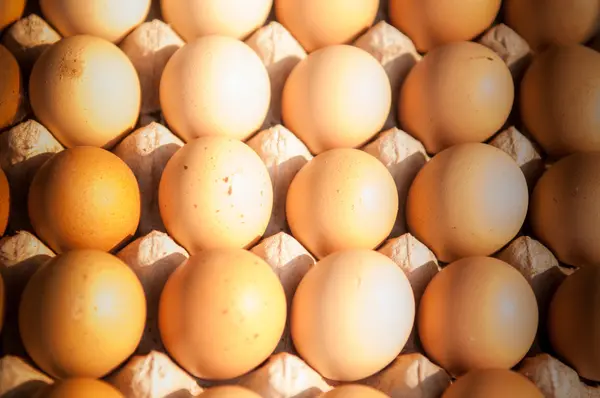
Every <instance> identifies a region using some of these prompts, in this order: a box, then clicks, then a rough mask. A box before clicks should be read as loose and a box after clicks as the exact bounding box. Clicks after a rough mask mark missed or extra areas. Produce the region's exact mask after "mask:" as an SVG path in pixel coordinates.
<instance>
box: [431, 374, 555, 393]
mask: <svg viewBox="0 0 600 398" xmlns="http://www.w3.org/2000/svg"><path fill="white" fill-rule="evenodd" d="M507 397H510V398H544V394H542V392H541V391H540V390H539V389H538V388H537V387H536V385H535V384H533V383H532V382H531V381H530V380H529V379H528V378H526V377H525V376H523V375H521V374H519V373H516V372H513V371H510V370H504V369H485V370H473V371H471V372H469V373H467V374H466V375H464V376H462V377H459V378H458V380H456V381H455V382H454V383H452V384H451V385H450V387H449V388H448V389H447V390H446V391H445V392H444V394H443V395H442V398H507Z"/></svg>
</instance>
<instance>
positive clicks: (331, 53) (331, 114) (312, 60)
mask: <svg viewBox="0 0 600 398" xmlns="http://www.w3.org/2000/svg"><path fill="white" fill-rule="evenodd" d="M391 95H392V94H391V88H390V82H389V79H388V77H387V75H386V73H385V70H384V69H383V67H382V66H381V64H380V63H379V62H377V60H376V59H375V58H373V56H372V55H370V54H369V53H367V52H366V51H364V50H361V49H360V48H357V47H353V46H346V45H339V46H330V47H327V48H324V49H321V50H319V51H316V52H314V53H312V54H310V55H309V56H308V57H307V58H306V59H304V60H303V61H301V62H300V63H299V64H298V65H297V66H296V67H295V68H294V70H293V71H292V73H291V74H290V76H289V78H288V80H287V82H286V84H285V86H284V90H283V99H282V116H283V121H284V123H285V125H286V127H288V128H289V129H290V130H291V131H293V132H294V134H296V135H297V136H298V138H300V139H301V140H302V142H304V143H305V144H306V146H307V147H308V149H310V151H311V152H312V153H314V154H319V153H321V152H323V151H326V150H328V149H333V148H355V147H360V146H362V145H363V144H365V143H366V142H367V141H369V139H371V138H372V137H373V136H374V135H375V134H377V133H378V132H379V131H380V130H381V128H382V127H383V125H384V123H385V120H386V118H387V116H388V114H389V111H390V106H391V98H392V97H391Z"/></svg>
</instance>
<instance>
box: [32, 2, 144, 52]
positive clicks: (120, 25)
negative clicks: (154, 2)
mask: <svg viewBox="0 0 600 398" xmlns="http://www.w3.org/2000/svg"><path fill="white" fill-rule="evenodd" d="M150 3H151V0H127V1H122V0H85V1H81V0H40V7H41V9H42V13H43V14H44V17H45V18H46V20H47V21H48V22H49V23H50V24H51V25H52V26H54V28H56V30H58V31H59V32H60V34H61V35H63V37H69V36H75V35H91V36H97V37H101V38H103V39H106V40H108V41H111V42H113V43H119V42H120V41H121V40H123V39H124V38H125V36H127V34H128V33H129V32H131V31H132V30H133V29H134V28H135V27H136V26H138V25H139V24H141V23H142V22H144V20H145V19H146V16H147V15H148V12H149V11H150Z"/></svg>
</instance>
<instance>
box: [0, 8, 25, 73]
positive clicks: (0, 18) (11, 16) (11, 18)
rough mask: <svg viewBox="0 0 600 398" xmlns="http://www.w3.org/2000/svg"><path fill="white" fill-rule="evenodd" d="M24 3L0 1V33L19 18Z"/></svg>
mask: <svg viewBox="0 0 600 398" xmlns="http://www.w3.org/2000/svg"><path fill="white" fill-rule="evenodd" d="M26 3H27V0H0V31H2V30H3V29H4V28H6V27H8V26H10V25H12V24H13V23H14V22H17V21H18V20H19V18H21V15H23V11H25V5H26ZM1 69H2V67H0V70H1Z"/></svg>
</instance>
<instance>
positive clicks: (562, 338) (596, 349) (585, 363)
mask: <svg viewBox="0 0 600 398" xmlns="http://www.w3.org/2000/svg"><path fill="white" fill-rule="evenodd" d="M599 284H600V267H598V264H595V265H593V266H588V267H583V268H580V269H579V270H577V271H575V273H574V274H572V275H571V276H569V277H568V278H567V279H566V280H565V281H564V282H563V283H562V284H561V285H560V287H559V288H558V290H557V291H556V293H555V295H554V298H553V299H552V303H551V305H550V311H549V317H548V336H549V337H550V342H551V344H552V348H554V350H555V351H556V353H557V354H558V355H559V357H560V358H561V359H563V360H564V361H566V362H567V364H568V365H570V366H572V367H573V368H574V369H575V370H576V371H577V373H579V375H580V376H581V377H584V378H586V379H588V380H592V381H600V346H598V343H597V341H598V334H597V330H598V324H599V323H600V295H598V286H599Z"/></svg>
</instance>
